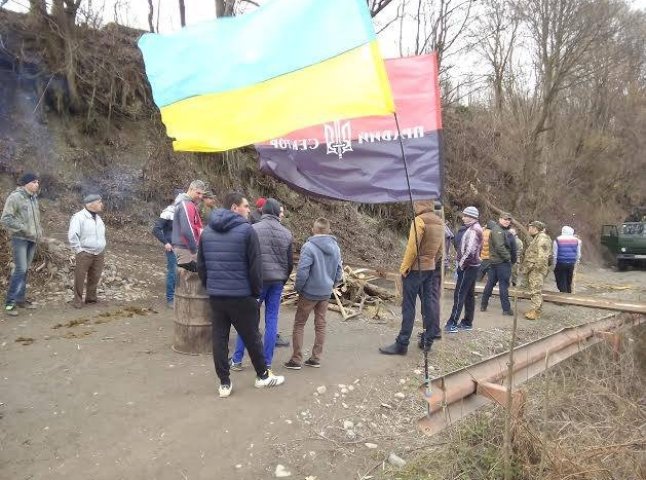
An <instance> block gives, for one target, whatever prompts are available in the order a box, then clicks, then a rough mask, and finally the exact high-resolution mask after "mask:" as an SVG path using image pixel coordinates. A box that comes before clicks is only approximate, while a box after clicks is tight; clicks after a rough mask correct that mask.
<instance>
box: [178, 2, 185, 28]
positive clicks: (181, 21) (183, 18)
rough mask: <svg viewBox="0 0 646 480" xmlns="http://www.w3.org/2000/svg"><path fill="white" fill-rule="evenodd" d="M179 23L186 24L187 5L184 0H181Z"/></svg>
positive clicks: (183, 25)
mask: <svg viewBox="0 0 646 480" xmlns="http://www.w3.org/2000/svg"><path fill="white" fill-rule="evenodd" d="M179 23H180V24H181V25H182V27H185V26H186V5H184V0H179Z"/></svg>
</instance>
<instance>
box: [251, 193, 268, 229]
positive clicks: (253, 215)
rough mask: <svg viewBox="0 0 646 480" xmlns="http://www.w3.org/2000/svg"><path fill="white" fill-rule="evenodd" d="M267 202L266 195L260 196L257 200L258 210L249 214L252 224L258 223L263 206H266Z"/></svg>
mask: <svg viewBox="0 0 646 480" xmlns="http://www.w3.org/2000/svg"><path fill="white" fill-rule="evenodd" d="M266 202H267V199H266V198H265V197H260V198H259V199H258V200H256V211H254V212H251V214H250V215H249V221H250V222H251V223H252V224H253V223H258V222H259V221H260V219H261V218H262V207H264V206H265V203H266Z"/></svg>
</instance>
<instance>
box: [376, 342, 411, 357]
mask: <svg viewBox="0 0 646 480" xmlns="http://www.w3.org/2000/svg"><path fill="white" fill-rule="evenodd" d="M379 353H383V354H384V355H406V354H407V353H408V347H405V346H404V345H400V344H399V343H397V342H395V343H393V344H392V345H388V346H387V347H380V348H379Z"/></svg>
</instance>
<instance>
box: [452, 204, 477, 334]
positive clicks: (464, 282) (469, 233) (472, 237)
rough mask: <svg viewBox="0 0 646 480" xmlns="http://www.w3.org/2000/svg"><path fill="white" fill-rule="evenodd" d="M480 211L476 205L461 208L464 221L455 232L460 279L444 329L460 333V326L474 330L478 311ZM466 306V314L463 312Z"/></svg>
mask: <svg viewBox="0 0 646 480" xmlns="http://www.w3.org/2000/svg"><path fill="white" fill-rule="evenodd" d="M479 217H480V212H479V211H478V209H477V208H476V207H467V208H465V209H464V210H463V211H462V222H463V223H464V226H463V227H462V228H460V230H459V231H458V233H457V235H456V236H455V245H456V256H457V258H456V260H457V263H458V269H457V270H458V279H457V281H456V283H455V291H454V293H453V308H452V309H451V316H450V317H449V320H448V321H447V322H446V326H445V327H444V330H445V331H446V332H447V333H457V332H458V331H459V330H472V329H473V317H474V315H475V285H476V279H477V277H478V270H479V268H480V250H482V227H481V226H480V224H479V223H478V218H479ZM462 308H464V318H463V319H462V321H461V322H460V323H459V324H458V321H459V320H460V314H461V313H462Z"/></svg>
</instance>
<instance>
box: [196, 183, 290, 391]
mask: <svg viewBox="0 0 646 480" xmlns="http://www.w3.org/2000/svg"><path fill="white" fill-rule="evenodd" d="M222 205H223V206H224V207H225V208H218V209H217V210H215V211H214V212H213V213H212V214H211V218H210V221H209V226H208V228H206V229H205V230H204V231H203V232H202V235H201V236H200V242H199V248H198V256H197V271H198V274H199V276H200V279H201V280H202V284H203V285H204V288H206V291H207V293H208V294H209V302H210V304H211V321H212V323H213V361H214V363H215V372H216V373H217V375H218V378H219V379H220V388H219V394H220V397H228V396H229V395H231V389H232V384H231V379H230V376H229V333H230V332H231V325H233V327H234V328H235V329H236V331H237V332H238V335H240V336H241V337H242V340H243V342H244V344H245V345H246V346H247V350H248V351H249V356H250V357H251V363H252V364H253V366H254V369H255V370H256V375H257V377H256V381H255V387H256V388H267V387H274V386H278V385H281V384H282V383H284V381H285V377H283V376H277V375H274V374H273V373H272V372H271V371H270V370H268V369H267V364H266V362H265V356H264V355H263V351H262V341H261V340H260V331H259V330H258V323H259V314H258V309H259V307H258V297H260V294H261V292H262V261H261V251H260V243H259V241H258V235H257V234H256V232H255V230H254V229H253V228H252V227H251V224H249V222H248V221H247V218H248V217H249V202H248V201H247V199H246V198H245V197H244V196H243V195H242V194H241V193H238V192H233V193H229V194H228V195H227V196H226V197H225V199H224V202H223V203H222Z"/></svg>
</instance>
